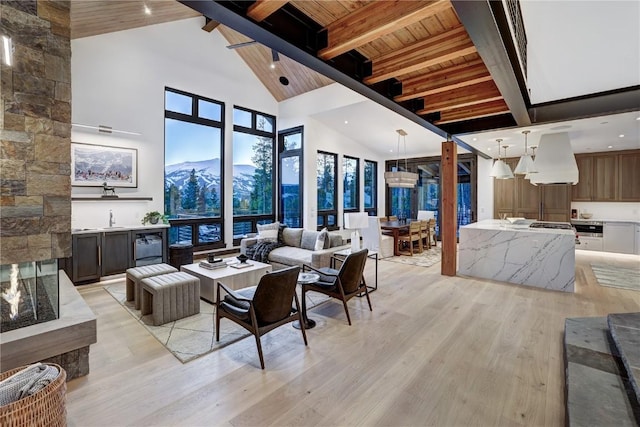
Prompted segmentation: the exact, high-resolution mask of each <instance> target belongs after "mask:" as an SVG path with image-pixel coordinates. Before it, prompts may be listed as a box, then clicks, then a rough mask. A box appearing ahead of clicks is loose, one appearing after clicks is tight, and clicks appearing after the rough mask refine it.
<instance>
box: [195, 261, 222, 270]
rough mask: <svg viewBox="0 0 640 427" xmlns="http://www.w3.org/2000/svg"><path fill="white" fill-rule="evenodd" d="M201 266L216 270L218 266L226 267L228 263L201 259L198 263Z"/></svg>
mask: <svg viewBox="0 0 640 427" xmlns="http://www.w3.org/2000/svg"><path fill="white" fill-rule="evenodd" d="M198 265H199V266H200V267H202V268H206V269H207V270H215V269H218V268H225V267H226V266H227V264H225V263H224V262H213V263H212V262H208V261H200V264H198Z"/></svg>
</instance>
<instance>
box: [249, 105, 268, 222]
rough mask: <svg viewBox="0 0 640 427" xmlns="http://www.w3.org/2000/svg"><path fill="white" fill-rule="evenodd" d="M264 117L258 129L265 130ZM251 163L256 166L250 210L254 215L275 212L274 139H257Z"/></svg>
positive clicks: (259, 122)
mask: <svg viewBox="0 0 640 427" xmlns="http://www.w3.org/2000/svg"><path fill="white" fill-rule="evenodd" d="M264 124H265V123H264V117H259V119H258V123H257V128H258V129H264ZM252 148H253V156H252V157H251V161H252V162H253V164H254V165H256V166H257V167H256V169H255V171H254V173H253V189H252V190H251V194H250V195H249V209H250V210H251V213H252V214H270V213H271V212H273V207H272V200H273V197H272V195H273V172H272V171H273V139H272V138H267V137H260V136H258V137H256V142H255V143H254V144H253V147H252Z"/></svg>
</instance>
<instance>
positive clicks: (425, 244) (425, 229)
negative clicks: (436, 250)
mask: <svg viewBox="0 0 640 427" xmlns="http://www.w3.org/2000/svg"><path fill="white" fill-rule="evenodd" d="M420 241H421V242H422V248H423V249H431V238H430V237H429V221H427V220H424V219H423V220H421V221H420Z"/></svg>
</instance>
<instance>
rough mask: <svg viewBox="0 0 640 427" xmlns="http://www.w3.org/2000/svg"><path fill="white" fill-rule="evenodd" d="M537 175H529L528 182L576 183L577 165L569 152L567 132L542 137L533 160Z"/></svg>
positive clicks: (569, 145) (535, 183) (569, 143)
mask: <svg viewBox="0 0 640 427" xmlns="http://www.w3.org/2000/svg"><path fill="white" fill-rule="evenodd" d="M535 166H536V169H538V173H534V174H531V175H530V178H529V179H530V181H531V183H532V184H534V185H538V184H572V185H575V184H577V183H578V165H577V164H576V158H575V156H574V155H573V151H572V150H571V141H570V140H569V134H568V133H567V132H561V133H551V134H547V135H542V136H541V137H540V143H539V144H538V151H537V152H536V160H535Z"/></svg>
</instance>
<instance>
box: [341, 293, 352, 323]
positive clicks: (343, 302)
mask: <svg viewBox="0 0 640 427" xmlns="http://www.w3.org/2000/svg"><path fill="white" fill-rule="evenodd" d="M342 305H343V306H344V312H345V313H347V321H348V322H349V326H351V316H349V307H347V301H345V300H344V299H343V300H342Z"/></svg>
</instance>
